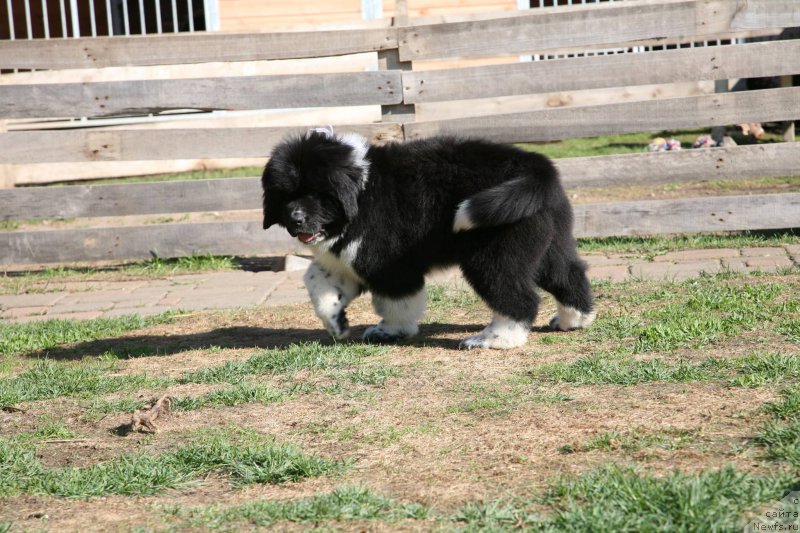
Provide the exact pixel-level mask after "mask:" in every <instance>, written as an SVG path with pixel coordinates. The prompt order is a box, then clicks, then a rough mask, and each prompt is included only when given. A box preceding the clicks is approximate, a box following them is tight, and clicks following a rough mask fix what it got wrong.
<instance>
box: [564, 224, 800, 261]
mask: <svg viewBox="0 0 800 533" xmlns="http://www.w3.org/2000/svg"><path fill="white" fill-rule="evenodd" d="M798 243H800V233H799V232H797V231H793V230H786V231H777V232H733V233H725V234H693V235H673V236H659V237H604V238H583V239H578V249H579V250H580V251H581V252H583V253H587V252H603V253H617V254H635V255H639V256H645V257H647V258H652V257H654V256H656V255H662V254H665V253H667V252H674V251H677V250H695V249H703V248H749V247H764V246H786V245H787V244H798Z"/></svg>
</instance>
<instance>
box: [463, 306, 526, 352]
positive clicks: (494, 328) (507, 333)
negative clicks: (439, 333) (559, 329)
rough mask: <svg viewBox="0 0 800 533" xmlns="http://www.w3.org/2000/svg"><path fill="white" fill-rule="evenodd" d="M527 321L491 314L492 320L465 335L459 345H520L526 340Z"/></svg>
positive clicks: (512, 346) (466, 347) (473, 347)
mask: <svg viewBox="0 0 800 533" xmlns="http://www.w3.org/2000/svg"><path fill="white" fill-rule="evenodd" d="M529 330H530V324H529V323H528V322H519V321H516V320H514V319H512V318H509V317H507V316H505V315H501V314H500V313H494V314H493V315H492V321H491V322H490V323H489V325H488V326H486V327H485V328H484V330H483V331H481V332H480V333H478V334H477V335H473V336H472V337H467V338H466V339H464V340H463V341H461V344H460V345H459V347H460V348H462V349H467V350H472V349H475V348H497V349H501V350H505V349H508V348H516V347H517V346H522V345H523V344H525V342H527V340H528V331H529Z"/></svg>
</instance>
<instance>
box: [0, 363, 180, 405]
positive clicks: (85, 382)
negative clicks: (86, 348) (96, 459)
mask: <svg viewBox="0 0 800 533" xmlns="http://www.w3.org/2000/svg"><path fill="white" fill-rule="evenodd" d="M115 364H116V363H115V362H114V361H113V360H111V361H110V360H101V361H95V362H92V363H89V364H71V363H56V362H54V361H51V360H49V359H40V360H38V361H36V362H34V363H33V365H32V366H31V368H29V369H28V370H26V371H25V372H23V373H22V374H19V375H17V376H14V377H10V378H6V379H3V380H0V406H11V405H15V404H18V403H21V402H32V401H37V400H47V399H52V398H59V397H62V396H77V397H84V398H85V397H90V396H96V395H98V394H107V393H111V392H117V391H120V390H136V389H141V388H160V387H164V386H167V385H168V384H170V380H169V379H167V378H161V377H153V376H147V375H145V374H134V375H130V374H129V375H110V374H111V372H112V371H114V370H115Z"/></svg>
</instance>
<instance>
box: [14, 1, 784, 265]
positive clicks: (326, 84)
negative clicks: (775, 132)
mask: <svg viewBox="0 0 800 533" xmlns="http://www.w3.org/2000/svg"><path fill="white" fill-rule="evenodd" d="M795 7H796V6H795V0H747V1H744V0H677V1H676V0H661V1H658V2H654V1H651V0H629V1H626V2H618V3H613V4H600V5H597V6H586V7H573V8H570V9H543V10H537V11H536V12H532V13H526V14H514V15H506V16H501V17H494V18H488V19H486V20H474V21H466V22H456V23H443V24H426V25H416V26H408V27H399V28H379V29H364V30H348V31H324V32H295V33H263V34H193V35H166V36H148V37H114V38H94V39H69V40H26V41H4V42H0V68H3V69H12V68H15V69H59V70H64V71H65V72H66V71H69V70H70V69H106V68H113V67H134V66H147V65H176V64H200V63H207V62H211V61H213V62H227V61H236V62H239V61H262V60H277V59H298V58H319V57H328V56H340V55H344V54H357V53H364V52H372V53H377V54H378V64H379V65H380V67H381V68H380V69H379V70H377V71H368V72H334V73H326V74H313V75H312V74H281V75H271V76H246V75H244V76H243V75H236V76H228V77H225V76H219V77H214V78H207V77H199V76H198V77H196V78H180V79H137V80H129V81H113V82H108V81H106V82H101V81H98V82H92V81H79V80H76V81H71V82H69V83H52V82H50V83H25V84H14V83H2V82H0V120H2V119H13V120H18V121H25V120H29V119H40V120H41V119H48V118H56V117H62V118H63V117H79V116H90V117H100V116H107V115H120V114H145V113H157V112H162V111H172V110H184V109H199V110H251V109H265V108H270V109H274V108H296V107H326V106H365V105H374V106H381V109H382V110H383V121H382V122H375V123H356V124H352V125H343V126H338V127H337V129H338V130H340V131H345V130H350V131H357V132H359V133H362V134H363V135H365V136H367V137H368V138H370V140H371V141H373V142H378V143H381V142H387V141H394V140H398V141H399V140H403V139H413V138H419V137H425V136H429V135H434V134H439V133H456V134H460V135H478V136H481V137H486V138H490V139H494V140H497V141H500V142H525V141H549V140H558V139H564V138H570V137H586V136H595V135H605V134H615V133H624V132H642V131H645V132H657V131H663V130H668V129H677V128H694V127H710V126H724V125H728V124H734V123H741V122H768V121H791V120H796V119H800V88H797V87H783V88H779V89H769V90H761V91H749V92H740V93H720V94H702V95H696V96H685V97H677V98H661V99H652V100H646V101H636V102H619V103H612V104H604V105H586V106H580V107H559V108H553V109H537V110H530V111H524V112H517V113H500V114H489V115H480V116H471V115H470V109H471V108H470V99H473V100H472V101H476V100H474V99H481V98H494V97H507V96H519V95H535V94H541V93H551V92H561V91H572V90H583V89H604V88H614V87H626V86H639V85H651V84H661V83H675V82H683V81H699V80H728V79H731V78H740V77H759V76H790V75H793V74H797V73H800V40H786V41H771V42H761V43H749V44H742V45H735V46H715V47H709V48H682V49H675V50H665V51H658V52H655V51H654V52H647V53H640V54H624V55H611V56H596V57H578V58H572V59H562V60H558V61H538V62H520V63H514V64H502V65H486V66H479V67H467V68H447V69H434V70H415V69H414V64H415V62H417V61H427V60H431V59H443V60H446V59H451V58H476V57H485V56H493V55H508V54H510V53H513V54H528V53H534V52H535V53H540V52H545V51H547V50H554V49H581V48H585V49H591V48H593V47H609V46H628V45H632V44H634V45H635V44H636V43H640V42H649V41H652V40H654V39H656V40H692V39H713V38H714V37H715V36H718V35H726V36H730V35H734V34H737V33H738V32H760V31H764V32H774V31H775V29H776V28H777V29H779V28H783V27H792V26H800V10H797V9H796V8H795ZM449 101H464V107H463V109H464V112H463V115H462V116H460V117H457V118H444V119H438V120H427V121H425V120H415V119H414V106H415V105H421V104H426V103H430V102H449ZM315 125H317V124H309V125H308V126H315ZM306 129H307V127H306V126H299V127H298V126H292V127H236V128H233V127H215V128H193V129H189V128H180V127H178V128H172V129H144V128H105V129H104V128H97V129H91V128H90V129H42V128H41V127H40V128H39V129H31V130H28V131H25V130H20V129H14V130H13V131H6V132H2V133H0V164H21V163H55V162H79V163H86V162H103V161H139V160H158V159H161V160H173V159H190V158H233V157H237V158H238V157H246V158H252V157H258V158H264V157H265V156H266V155H267V154H268V153H269V151H270V149H271V147H272V146H274V145H275V143H276V142H277V141H278V140H279V139H281V138H283V137H284V136H285V135H286V134H289V133H295V132H302V131H305V130H306ZM557 164H558V166H559V169H560V172H561V174H562V177H563V180H564V182H565V185H566V186H567V187H569V188H573V189H575V188H581V187H604V186H618V185H626V184H638V185H643V184H654V185H655V184H664V183H677V182H691V181H701V180H706V179H714V180H716V179H726V180H740V179H749V178H757V177H767V176H789V175H797V174H798V171H800V144H798V143H796V142H786V143H776V144H760V145H751V146H735V147H728V148H715V149H708V150H684V151H681V152H674V153H660V154H647V153H642V154H634V155H624V156H607V157H591V158H570V159H562V160H559V161H558V162H557ZM260 195H261V193H260V190H259V184H258V179H257V178H242V179H220V180H197V181H178V182H158V183H154V182H153V183H135V184H124V185H91V186H83V185H81V186H70V187H35V188H16V189H5V190H0V220H35V219H46V218H83V217H87V218H89V219H90V220H91V217H100V216H103V217H106V216H126V215H145V214H169V213H188V212H206V211H227V210H248V209H258V208H259V207H260ZM575 210H576V220H577V223H576V234H577V235H578V236H609V235H634V234H654V233H677V232H697V231H731V230H745V229H773V228H787V227H799V226H800V194H797V193H787V194H769V195H748V196H733V197H731V196H726V197H713V198H701V199H686V200H663V201H638V202H620V203H613V204H586V205H578V206H576V208H575ZM298 249H299V246H298V244H297V243H296V241H293V240H292V239H290V238H289V236H288V235H287V234H286V233H285V231H283V230H280V229H279V228H272V229H271V230H269V231H267V232H264V231H262V230H261V227H260V222H259V220H258V215H256V214H254V215H253V220H252V221H237V222H209V223H181V224H179V223H172V224H154V225H140V226H120V227H104V228H88V229H68V230H47V229H41V230H40V229H37V230H32V231H5V232H0V260H2V262H3V263H6V264H27V263H62V262H72V261H93V260H109V259H111V260H121V259H130V258H141V257H150V256H152V255H158V256H161V257H170V256H180V255H187V254H192V253H214V254H237V255H270V254H281V253H286V252H290V251H296V250H298Z"/></svg>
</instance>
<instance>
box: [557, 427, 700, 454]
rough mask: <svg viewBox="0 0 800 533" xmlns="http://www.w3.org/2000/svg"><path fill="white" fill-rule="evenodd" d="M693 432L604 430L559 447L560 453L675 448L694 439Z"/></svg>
mask: <svg viewBox="0 0 800 533" xmlns="http://www.w3.org/2000/svg"><path fill="white" fill-rule="evenodd" d="M694 438H695V435H694V432H692V431H689V430H684V429H666V430H663V431H656V432H646V431H626V432H624V433H620V432H618V431H606V432H604V433H603V434H602V435H598V436H597V437H595V438H593V439H590V440H588V441H587V442H585V443H583V444H579V445H575V444H567V445H564V446H562V447H561V448H559V450H558V451H560V452H561V453H581V452H590V451H603V452H611V451H618V450H621V451H624V452H635V451H639V450H642V449H644V448H661V449H663V450H677V449H680V448H685V447H686V446H688V445H689V444H691V443H692V442H693V441H694Z"/></svg>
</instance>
